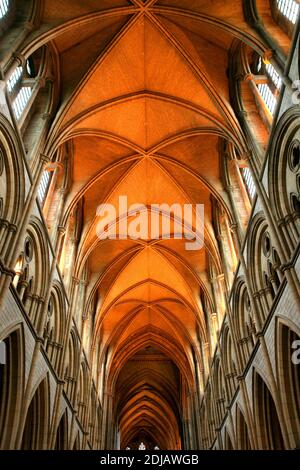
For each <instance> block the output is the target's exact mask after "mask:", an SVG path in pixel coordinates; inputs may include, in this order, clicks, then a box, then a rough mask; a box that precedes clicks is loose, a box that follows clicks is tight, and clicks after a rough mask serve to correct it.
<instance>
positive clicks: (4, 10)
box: [0, 0, 9, 19]
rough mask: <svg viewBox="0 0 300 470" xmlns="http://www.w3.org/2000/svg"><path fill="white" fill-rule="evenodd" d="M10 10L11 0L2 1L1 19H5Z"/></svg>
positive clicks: (0, 7) (0, 3) (0, 8)
mask: <svg viewBox="0 0 300 470" xmlns="http://www.w3.org/2000/svg"><path fill="white" fill-rule="evenodd" d="M8 10H9V0H0V19H1V18H3V17H4V16H5V15H6V13H7V12H8Z"/></svg>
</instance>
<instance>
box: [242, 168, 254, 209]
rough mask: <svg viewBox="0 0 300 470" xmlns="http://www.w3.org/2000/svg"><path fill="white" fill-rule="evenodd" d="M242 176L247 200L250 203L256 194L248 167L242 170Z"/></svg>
mask: <svg viewBox="0 0 300 470" xmlns="http://www.w3.org/2000/svg"><path fill="white" fill-rule="evenodd" d="M242 176H243V180H244V183H245V186H246V188H247V192H248V195H249V198H250V200H251V201H252V200H253V199H254V196H255V194H256V187H255V183H254V180H253V177H252V175H251V171H250V169H249V168H248V167H244V168H242Z"/></svg>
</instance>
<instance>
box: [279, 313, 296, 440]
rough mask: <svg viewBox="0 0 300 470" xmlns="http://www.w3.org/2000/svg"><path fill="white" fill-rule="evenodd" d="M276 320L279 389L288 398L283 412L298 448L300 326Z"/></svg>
mask: <svg viewBox="0 0 300 470" xmlns="http://www.w3.org/2000/svg"><path fill="white" fill-rule="evenodd" d="M276 320H277V321H276V332H275V345H277V354H276V371H277V381H278V388H279V390H280V391H281V394H282V396H284V397H286V400H285V402H284V406H283V410H284V413H285V416H286V419H287V422H288V423H289V424H288V427H289V429H291V435H292V439H293V440H294V445H295V447H296V448H298V447H299V443H300V364H299V363H298V360H297V359H298V357H297V355H296V354H294V353H295V350H297V349H298V350H299V347H300V328H299V325H298V326H297V325H296V324H294V323H293V322H292V321H290V320H288V319H287V318H284V317H282V316H278V317H277V318H276ZM294 343H295V344H294ZM295 346H296V347H295ZM293 354H294V356H295V357H294V356H293Z"/></svg>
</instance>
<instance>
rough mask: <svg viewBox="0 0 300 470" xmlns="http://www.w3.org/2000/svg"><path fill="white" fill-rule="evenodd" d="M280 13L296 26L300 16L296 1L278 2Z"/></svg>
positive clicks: (281, 0) (280, 0)
mask: <svg viewBox="0 0 300 470" xmlns="http://www.w3.org/2000/svg"><path fill="white" fill-rule="evenodd" d="M277 8H278V10H279V12H280V13H281V14H282V15H283V16H285V17H286V18H287V19H288V20H289V21H290V22H291V23H293V24H295V23H296V21H297V18H298V14H299V4H298V3H297V2H295V1H294V0H277Z"/></svg>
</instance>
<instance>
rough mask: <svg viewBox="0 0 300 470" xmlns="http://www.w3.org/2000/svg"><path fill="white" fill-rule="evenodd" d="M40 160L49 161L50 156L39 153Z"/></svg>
mask: <svg viewBox="0 0 300 470" xmlns="http://www.w3.org/2000/svg"><path fill="white" fill-rule="evenodd" d="M40 160H41V162H42V163H49V162H50V157H49V156H48V155H46V154H44V153H41V154H40Z"/></svg>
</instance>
